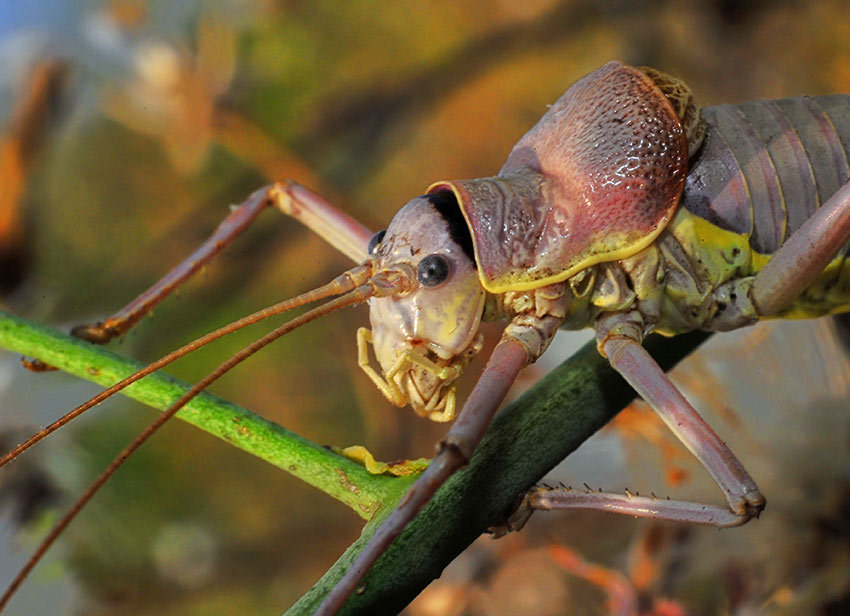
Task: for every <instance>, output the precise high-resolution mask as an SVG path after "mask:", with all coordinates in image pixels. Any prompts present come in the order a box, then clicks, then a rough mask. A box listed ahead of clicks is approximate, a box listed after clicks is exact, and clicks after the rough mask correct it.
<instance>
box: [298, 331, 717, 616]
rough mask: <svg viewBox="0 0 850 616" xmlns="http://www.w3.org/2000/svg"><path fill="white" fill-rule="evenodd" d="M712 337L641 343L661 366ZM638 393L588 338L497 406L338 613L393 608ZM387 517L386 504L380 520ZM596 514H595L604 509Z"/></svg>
mask: <svg viewBox="0 0 850 616" xmlns="http://www.w3.org/2000/svg"><path fill="white" fill-rule="evenodd" d="M707 336H708V334H704V333H700V332H696V333H692V334H687V335H684V336H678V337H676V338H673V339H669V338H667V339H665V338H661V337H658V336H653V337H650V339H649V340H647V343H646V345H645V346H646V347H647V349H648V350H649V351H650V353H652V355H653V357H655V359H656V360H657V361H658V363H659V364H660V365H661V367H662V368H664V369H665V370H669V369H670V368H671V367H672V366H673V365H674V364H676V363H677V362H678V361H679V360H681V359H682V358H683V357H685V356H686V355H687V354H688V353H690V352H691V351H692V350H693V349H694V348H696V347H697V346H698V345H699V344H700V343H701V342H702V341H703V340H705V338H706V337H707ZM634 395H635V394H634V391H633V390H632V389H631V387H629V386H628V384H626V382H625V381H624V380H623V379H622V378H621V377H620V376H619V375H618V374H616V373H615V372H614V371H613V370H612V369H611V367H610V366H609V365H608V362H607V360H605V359H604V358H602V357H601V356H600V355H599V353H598V352H597V351H596V345H595V344H594V343H589V344H587V345H586V346H585V347H584V348H582V349H581V350H580V351H579V352H578V353H576V354H575V355H573V356H572V357H571V358H570V359H568V360H567V361H566V362H564V363H563V364H561V366H559V367H558V368H557V369H555V370H554V371H553V372H551V373H550V374H549V375H548V376H546V377H545V378H544V379H542V380H541V381H540V382H539V383H537V384H536V385H535V386H534V387H532V388H531V389H530V390H528V391H527V392H526V393H525V394H524V395H523V396H521V397H520V398H519V399H518V400H516V401H515V402H513V403H512V404H510V405H508V406H507V407H506V408H505V409H504V410H502V411H501V412H500V413H499V415H498V416H497V417H496V418H495V420H494V421H493V424H492V425H491V426H490V429H489V430H488V431H487V434H486V435H485V436H484V439H483V440H482V442H481V444H480V445H479V446H478V449H477V450H476V451H475V454H474V455H473V456H472V460H471V462H470V464H469V466H468V467H467V468H466V469H465V470H463V471H460V472H458V473H456V474H455V475H453V476H452V477H451V478H450V479H449V481H448V482H446V484H445V485H444V486H443V487H442V488H441V489H440V490H439V491H438V492H437V494H436V495H435V496H434V499H433V500H432V501H431V503H429V504H428V505H427V506H426V507H425V509H423V510H422V511H421V512H420V514H419V516H417V518H416V519H415V520H414V521H413V522H412V523H411V524H410V525H409V526H408V527H407V528H406V529H405V531H404V532H403V533H402V534H401V536H399V537H398V539H396V541H395V542H394V543H393V544H392V545H391V546H390V548H389V549H388V550H387V552H386V553H385V554H384V555H383V556H382V557H381V558H380V559H379V560H378V561H377V562H376V563H375V565H374V566H373V567H372V569H371V571H370V572H369V573H368V575H367V576H366V578H365V579H364V580H363V585H364V588H365V590H364V591H363V592H362V593H360V594H355V595H352V596H351V597H350V598H349V600H348V603H347V604H346V606H345V607H344V608H343V610H342V611H341V613H342V614H368V615H369V616H378V615H381V614H397V613H398V612H399V611H401V609H402V608H403V607H404V606H405V605H407V604H408V603H409V602H410V601H411V600H412V599H413V598H414V597H415V596H416V595H417V594H419V593H420V592H421V591H422V590H423V589H424V588H425V587H426V586H427V585H428V584H429V583H430V582H431V581H432V580H433V579H435V578H436V577H438V576H439V575H440V573H441V572H442V570H443V568H444V567H446V565H448V564H449V563H450V562H451V561H452V560H453V559H454V558H455V557H456V556H457V555H458V554H460V553H461V552H462V551H463V550H464V549H466V547H467V546H468V545H469V544H470V543H471V542H472V541H473V540H474V539H475V538H476V537H478V536H479V535H480V534H481V533H483V532H484V531H485V530H486V529H487V528H488V527H489V526H491V525H493V524H494V523H496V522H498V521H500V520H501V519H503V518H504V516H505V514H506V513H508V512H509V511H510V509H511V507H512V506H513V505H514V504H515V501H516V498H517V496H518V495H519V494H521V493H522V492H523V491H524V490H526V489H528V488H529V487H531V486H532V485H533V484H534V483H535V482H537V481H539V480H540V479H541V478H542V477H543V475H545V474H546V473H547V472H548V471H549V470H550V469H551V468H553V467H554V466H555V465H556V464H558V463H559V462H560V461H561V460H563V459H564V457H566V456H567V455H568V454H569V453H571V452H572V451H574V450H575V449H576V448H577V447H578V446H579V445H580V444H581V443H583V442H584V441H585V440H587V439H588V438H590V436H591V435H592V434H593V433H594V432H596V431H597V430H598V429H599V428H601V427H602V426H603V425H605V423H606V422H608V421H609V420H610V419H611V418H612V417H613V416H614V415H616V414H617V412H618V411H619V410H620V409H622V408H623V407H624V406H626V405H627V404H628V403H629V402H630V401H631V400H632V399H633V398H634ZM385 514H386V510H382V511H381V512H380V514H379V516H377V517H381V518H382V516H383V515H385ZM600 515H601V514H600ZM379 523H380V520H379V519H376V520H373V521H371V522H369V523H368V524H367V525H366V527H365V528H364V530H363V533H362V535H361V536H360V537H359V538H358V539H357V541H355V542H354V543H353V544H352V545H351V546H350V547H349V548H348V550H346V552H345V553H344V554H343V555H342V556H341V557H340V559H339V560H338V561H337V562H336V563H334V565H333V566H332V567H331V568H330V569H329V570H328V572H327V573H326V574H325V575H324V576H323V577H322V579H320V580H319V581H318V582H317V583H316V585H315V586H313V588H311V589H310V590H309V591H308V592H307V594H305V595H304V596H303V597H302V598H301V599H300V600H299V601H298V602H297V603H296V604H295V605H294V606H293V607H292V608H291V609H290V610H289V611H288V612H287V616H302V615H303V616H306V615H307V614H312V613H313V611H314V610H315V609H316V607H317V606H318V604H319V602H320V601H321V599H322V598H323V597H324V596H325V594H327V592H328V591H329V590H330V588H332V587H333V585H334V584H336V582H337V581H338V580H339V578H340V577H342V574H343V573H344V572H345V570H346V569H347V568H348V566H349V565H350V563H351V562H352V561H353V559H354V558H355V557H356V555H357V554H358V553H359V552H360V550H362V548H363V546H364V544H365V543H366V542H367V541H368V540H369V538H370V537H371V536H372V534H373V533H374V531H375V529H376V528H377V525H378V524H379Z"/></svg>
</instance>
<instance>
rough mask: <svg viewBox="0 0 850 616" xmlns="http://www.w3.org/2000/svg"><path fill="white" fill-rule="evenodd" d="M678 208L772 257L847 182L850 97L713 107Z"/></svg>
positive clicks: (849, 171) (706, 115) (704, 113)
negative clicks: (744, 237) (746, 238)
mask: <svg viewBox="0 0 850 616" xmlns="http://www.w3.org/2000/svg"><path fill="white" fill-rule="evenodd" d="M702 116H703V118H704V120H705V122H706V133H705V139H704V141H703V145H702V148H701V149H700V151H699V152H698V153H697V155H696V156H695V157H694V158H693V159H692V160H691V162H690V170H689V172H688V177H687V181H686V184H685V190H684V193H683V195H682V202H681V203H682V205H683V206H684V207H685V208H687V209H688V210H689V211H690V212H692V213H694V214H696V215H697V216H699V217H701V218H704V219H706V220H708V221H709V222H711V223H713V224H715V225H717V226H719V227H721V228H723V229H726V230H728V231H732V232H735V233H740V234H744V235H747V236H749V241H750V245H751V247H752V248H753V250H755V251H757V252H760V253H762V254H772V253H773V252H774V251H775V250H776V249H777V248H778V247H779V246H781V245H782V243H783V242H784V241H785V240H786V239H787V238H788V236H789V235H790V234H791V233H793V232H794V231H795V230H796V229H798V228H799V227H800V225H802V224H803V222H805V221H806V219H808V218H809V217H810V216H811V214H812V213H813V212H814V211H815V210H816V209H817V208H818V207H820V205H821V204H822V203H824V202H825V201H826V200H827V199H828V198H829V197H830V196H831V195H832V194H833V193H834V192H835V191H837V190H838V188H839V187H840V186H842V185H843V184H845V183H846V182H847V181H848V179H850V95H846V94H835V95H831V96H819V97H808V96H804V97H799V98H787V99H780V100H762V101H753V102H749V103H743V104H740V105H718V106H716V107H707V108H704V109H703V110H702Z"/></svg>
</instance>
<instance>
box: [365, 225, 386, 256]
mask: <svg viewBox="0 0 850 616" xmlns="http://www.w3.org/2000/svg"><path fill="white" fill-rule="evenodd" d="M386 234H387V231H386V229H385V230H384V231H378V232H377V233H376V234H375V235H373V236H372V239H371V240H369V248H368V250H369V256H370V257H371V256H373V255H374V254H375V253H376V252H377V250H378V246H380V245H381V242H383V241H384V236H385V235H386Z"/></svg>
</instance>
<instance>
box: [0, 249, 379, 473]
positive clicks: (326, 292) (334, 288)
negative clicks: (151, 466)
mask: <svg viewBox="0 0 850 616" xmlns="http://www.w3.org/2000/svg"><path fill="white" fill-rule="evenodd" d="M371 271H372V267H371V264H369V263H366V264H364V265H361V266H359V267H356V268H354V269H352V270H349V271H347V272H345V273H343V274H341V275H340V276H338V277H336V278H335V279H333V280H332V281H331V282H329V283H328V284H326V285H323V286H321V287H318V288H316V289H313V290H312V291H308V292H307V293H302V294H301V295H298V296H297V297H293V298H291V299H288V300H285V301H282V302H279V303H277V304H274V305H273V306H269V307H268V308H263V309H262V310H258V311H257V312H255V313H253V314H250V315H248V316H246V317H243V318H241V319H239V320H237V321H234V322H232V323H229V324H227V325H225V326H223V327H220V328H218V329H217V330H215V331H212V332H210V333H208V334H205V335H204V336H201V337H200V338H196V339H195V340H193V341H192V342H189V343H188V344H185V345H183V346H182V347H180V348H179V349H177V350H176V351H172V352H171V353H169V354H168V355H165V356H164V357H161V358H160V359H158V360H156V361H155V362H153V363H152V364H149V365H147V366H145V367H144V368H142V369H141V370H139V371H138V372H136V373H134V374H131V375H130V376H128V377H126V378H124V379H122V380H120V381H118V382H117V383H115V385H112V386H111V387H109V388H108V389H105V390H104V391H102V392H101V393H99V394H97V395H96V396H94V397H93V398H91V399H90V400H88V401H87V402H84V403H83V404H81V405H80V406H78V407H76V408H74V409H72V410H71V411H68V412H67V413H65V414H64V415H63V416H62V417H60V418H59V419H57V420H56V421H54V422H53V423H52V424H50V425H49V426H47V427H46V428H43V429H42V430H39V431H38V432H37V433H36V434H34V435H33V436H31V437H30V438H28V439H27V440H26V441H24V442H23V443H21V444H20V445H18V446H17V447H15V448H14V449H13V450H12V451H10V452H9V453H7V454H6V455H4V456H3V457H2V458H0V466H3V465H5V464H7V463H8V462H11V461H12V460H14V459H15V458H16V457H17V456H19V455H20V454H21V453H23V452H24V451H26V450H27V449H29V448H30V447H32V446H33V445H35V444H36V443H37V442H39V441H40V440H41V439H43V438H44V437H46V436H47V435H49V434H51V433H53V432H55V431H56V430H58V429H59V428H61V427H62V426H64V425H65V424H66V423H68V422H69V421H71V420H72V419H74V418H75V417H78V416H79V415H82V414H83V413H85V412H86V411H87V410H89V409H90V408H92V407H93V406H97V405H98V404H100V403H101V402H103V401H104V400H106V399H107V398H109V397H110V396H112V395H113V394H114V393H116V392H118V391H121V390H122V389H124V388H125V387H127V386H128V385H131V384H133V383H135V382H136V381H138V380H139V379H141V378H144V377H146V376H147V375H149V374H151V373H152V372H156V371H157V370H159V369H160V368H162V367H163V366H166V365H168V364H170V363H171V362H173V361H175V360H177V359H180V358H181V357H183V356H184V355H188V354H189V353H191V352H192V351H195V350H197V349H199V348H201V347H202V346H205V345H207V344H209V343H210V342H212V341H214V340H217V339H219V338H221V337H222V336H225V335H227V334H230V333H232V332H235V331H237V330H239V329H242V328H243V327H247V326H249V325H253V324H254V323H257V322H259V321H262V320H263V319H267V318H269V317H272V316H275V315H278V314H280V313H282V312H286V311H287V310H291V309H293V308H297V307H299V306H303V305H304V304H309V303H312V302H315V301H318V300H320V299H325V298H326V297H330V296H332V295H339V294H340V293H344V292H346V291H351V290H352V289H354V288H355V287H357V286H358V285H360V284H362V283H363V282H364V281H365V280H366V279H367V278H368V276H369V274H370V273H371Z"/></svg>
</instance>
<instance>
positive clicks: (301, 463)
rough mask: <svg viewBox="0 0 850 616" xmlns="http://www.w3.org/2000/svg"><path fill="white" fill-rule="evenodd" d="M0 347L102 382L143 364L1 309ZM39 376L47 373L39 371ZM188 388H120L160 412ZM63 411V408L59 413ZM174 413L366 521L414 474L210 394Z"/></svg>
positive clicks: (154, 382) (160, 377)
mask: <svg viewBox="0 0 850 616" xmlns="http://www.w3.org/2000/svg"><path fill="white" fill-rule="evenodd" d="M0 347H2V348H6V349H8V350H9V351H13V352H16V353H20V354H22V355H25V356H27V357H32V358H35V359H40V360H41V361H43V362H45V363H47V364H50V365H51V366H54V367H56V368H59V369H60V370H63V371H65V372H68V373H70V374H73V375H76V376H78V377H81V378H83V379H86V380H89V381H92V382H94V383H97V384H99V385H103V386H109V385H112V384H113V383H116V382H117V381H119V380H121V379H123V378H125V377H127V376H129V375H130V374H132V373H134V372H136V371H137V370H139V369H140V368H142V367H143V365H142V364H140V363H138V362H135V361H133V360H129V359H126V358H123V357H121V356H119V355H116V354H115V353H112V352H111V351H108V350H106V349H104V348H102V347H98V346H95V345H92V344H90V343H88V342H84V341H82V340H78V339H76V338H72V337H71V336H67V335H65V334H62V333H60V332H58V331H56V330H53V329H50V328H47V327H44V326H41V325H38V324H35V323H32V322H29V321H26V320H25V319H21V318H19V317H16V316H13V315H11V314H8V313H5V312H2V311H0ZM21 370H24V368H23V367H22V368H21ZM38 378H43V379H49V378H51V376H50V374H43V375H40V376H39V377H38ZM189 387H190V385H189V384H188V383H185V382H183V381H180V380H178V379H176V378H174V377H171V376H168V375H166V374H163V373H162V372H156V373H154V374H151V375H150V376H147V377H145V378H144V379H142V380H140V381H138V382H136V383H133V384H132V385H130V386H129V387H127V388H126V389H124V390H122V392H121V393H122V394H123V395H125V396H128V397H130V398H133V399H135V400H138V401H139V402H142V403H144V404H147V405H149V406H152V407H154V408H157V409H160V410H164V409H166V408H168V407H169V406H170V405H171V404H172V403H173V402H174V401H175V400H177V399H178V398H179V397H180V395H181V394H183V393H184V392H185V391H186V390H188V389H189ZM68 410H70V409H60V410H59V412H57V416H58V415H59V414H60V412H65V411H68ZM177 417H179V418H180V419H182V420H183V421H186V422H188V423H190V424H192V425H194V426H197V427H198V428H201V429H202V430H206V431H207V432H209V433H210V434H213V435H215V436H217V437H219V438H221V439H223V440H225V441H227V442H228V443H230V444H231V445H234V446H236V447H239V448H240V449H243V450H244V451H247V452H248V453H252V454H254V455H255V456H258V457H260V458H262V459H263V460H266V461H267V462H270V463H271V464H274V465H275V466H277V467H278V468H281V469H283V470H285V471H287V472H288V473H291V474H292V475H295V476H296V477H298V478H299V479H301V480H303V481H305V482H307V483H309V484H310V485H312V486H315V487H316V488H318V489H319V490H321V491H323V492H325V493H326V494H328V495H329V496H332V497H333V498H335V499H337V500H339V501H341V502H343V503H345V504H346V505H348V506H349V507H351V508H352V509H354V510H355V511H356V512H357V514H358V515H360V516H361V517H363V518H365V519H367V520H368V519H370V518H372V517H373V514H374V513H375V512H376V511H378V510H379V509H381V508H382V507H383V506H384V505H385V504H386V503H394V502H396V501H397V500H398V499H399V498H400V497H401V495H403V494H404V492H405V491H406V490H407V488H408V486H409V485H410V484H411V482H412V481H413V480H414V479H415V477H390V476H385V475H372V474H371V473H369V472H368V471H367V470H366V469H365V468H363V466H362V465H360V464H358V463H356V462H354V461H352V460H349V459H348V458H345V457H343V456H340V455H338V454H336V453H333V452H332V451H330V450H329V449H327V448H325V447H322V446H320V445H317V444H316V443H313V442H311V441H308V440H307V439H304V438H302V437H300V436H298V435H297V434H294V433H293V432H290V431H289V430H286V429H285V428H282V427H281V426H279V425H277V424H276V423H274V422H271V421H268V420H266V419H263V418H262V417H260V416H258V415H256V414H254V413H252V412H251V411H249V410H247V409H244V408H242V407H239V406H237V405H235V404H233V403H231V402H228V401H226V400H224V399H222V398H220V397H218V396H216V395H214V394H210V393H208V392H204V393H202V394H201V395H199V396H198V397H197V398H195V399H194V400H192V401H191V402H190V403H189V404H188V405H187V406H186V408H184V409H182V410H181V411H180V412H179V413H178V414H177Z"/></svg>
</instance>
